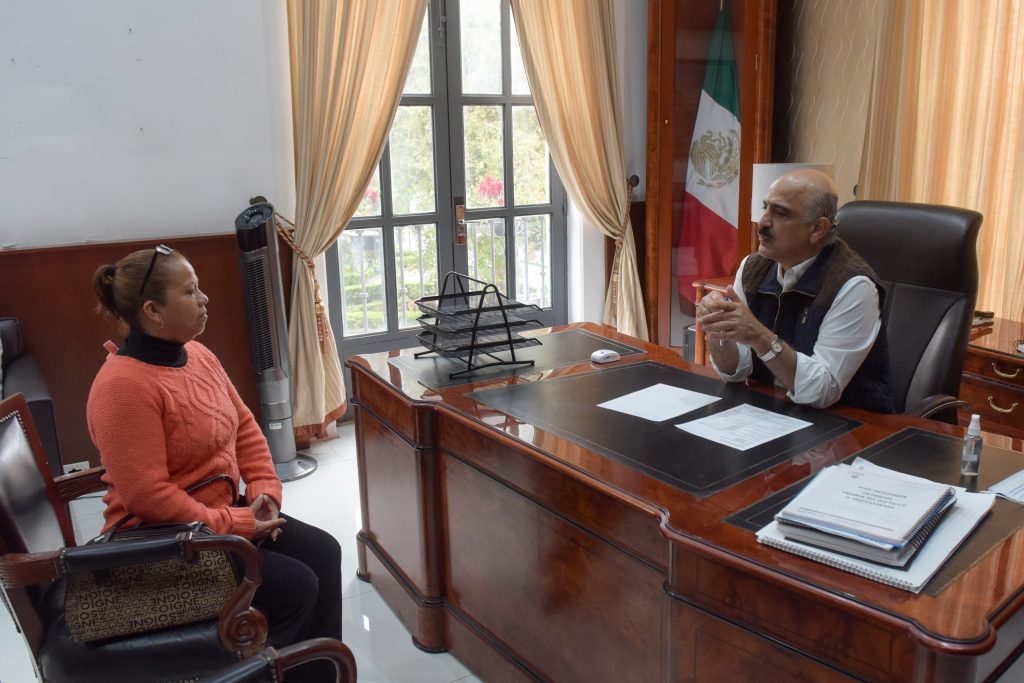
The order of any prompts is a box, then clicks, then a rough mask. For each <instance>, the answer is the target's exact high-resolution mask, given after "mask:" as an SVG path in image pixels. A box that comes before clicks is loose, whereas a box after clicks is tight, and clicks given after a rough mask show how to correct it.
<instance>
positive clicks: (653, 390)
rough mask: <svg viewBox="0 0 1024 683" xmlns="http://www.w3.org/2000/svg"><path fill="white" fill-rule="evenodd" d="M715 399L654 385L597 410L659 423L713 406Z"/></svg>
mask: <svg viewBox="0 0 1024 683" xmlns="http://www.w3.org/2000/svg"><path fill="white" fill-rule="evenodd" d="M718 400H720V399H719V397H718V396H709V395H708V394H701V393H698V392H696V391H690V390H689V389H680V388H679V387H673V386H670V385H668V384H655V385H653V386H649V387H647V388H646V389H640V390H639V391H634V392H631V393H628V394H626V395H625V396H619V397H618V398H613V399H612V400H610V401H605V402H604V403H599V404H597V407H598V408H607V409H608V410H615V411H618V412H620V413H626V414H627V415H633V416H634V417H642V418H643V419H645V420H651V421H652V422H661V421H663V420H667V419H669V418H672V417H679V416H680V415H683V414H684V413H688V412H690V411H691V410H697V408H703V407H704V406H706V405H708V404H710V403H714V402H715V401H718Z"/></svg>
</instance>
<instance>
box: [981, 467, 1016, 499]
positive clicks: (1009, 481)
mask: <svg viewBox="0 0 1024 683" xmlns="http://www.w3.org/2000/svg"><path fill="white" fill-rule="evenodd" d="M988 490H989V493H994V494H996V495H998V496H1001V497H1002V498H1005V499H1007V500H1012V501H1013V502H1015V503H1024V470H1021V471H1020V472H1017V473H1016V474H1011V475H1010V476H1008V477H1007V478H1006V479H1003V480H1002V481H1001V482H999V483H998V484H994V485H992V486H990V487H989V489H988Z"/></svg>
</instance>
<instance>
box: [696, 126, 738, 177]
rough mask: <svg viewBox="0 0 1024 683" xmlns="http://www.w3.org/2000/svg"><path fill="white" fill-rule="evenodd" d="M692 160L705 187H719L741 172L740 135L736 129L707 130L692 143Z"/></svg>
mask: <svg viewBox="0 0 1024 683" xmlns="http://www.w3.org/2000/svg"><path fill="white" fill-rule="evenodd" d="M690 162H691V163H692V164H693V169H694V170H695V171H696V172H697V175H699V176H700V177H699V178H698V179H697V182H698V183H699V184H701V185H703V186H704V187H709V188H711V189H718V188H719V187H724V186H726V185H728V184H729V183H731V182H732V181H733V180H734V179H735V178H736V177H737V176H738V175H739V174H740V136H739V133H738V132H736V131H735V130H728V131H725V132H721V131H713V130H709V131H706V132H705V133H704V134H703V135H701V136H700V137H699V138H697V139H696V140H694V141H693V144H691V145H690Z"/></svg>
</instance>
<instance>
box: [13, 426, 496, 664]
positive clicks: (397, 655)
mask: <svg viewBox="0 0 1024 683" xmlns="http://www.w3.org/2000/svg"><path fill="white" fill-rule="evenodd" d="M338 434H339V438H338V439H333V440H331V441H326V442H320V443H317V444H315V445H314V446H313V447H312V448H311V449H310V450H309V451H308V453H309V454H310V455H312V456H314V457H315V458H316V459H317V463H318V467H317V469H316V471H315V472H314V473H313V474H311V475H309V476H308V477H305V478H303V479H299V480H298V481H292V482H286V483H285V485H284V510H285V512H287V513H288V514H290V515H293V516H295V517H297V518H299V519H301V520H303V521H305V522H310V523H312V524H316V525H317V526H319V527H321V528H323V529H325V530H327V531H329V532H330V533H331V534H333V535H334V536H335V537H336V538H337V539H338V541H339V542H340V543H341V550H342V558H343V559H342V584H343V586H344V600H343V602H342V612H343V617H344V626H343V629H344V639H345V644H346V645H348V646H349V647H350V648H351V649H352V652H353V654H354V655H355V658H356V665H357V667H358V670H359V680H360V681H361V682H365V683H453V682H454V681H459V682H460V683H481V682H480V679H479V678H477V677H476V676H474V675H472V674H471V673H470V672H469V670H468V669H467V668H466V667H465V666H463V665H462V664H461V663H460V662H459V661H458V660H457V659H455V658H454V657H452V656H451V655H449V654H427V653H425V652H422V651H421V650H418V649H417V648H416V647H415V646H414V645H413V644H412V638H411V637H410V636H409V633H408V632H407V631H406V630H405V627H403V626H402V624H401V623H400V622H399V621H398V619H397V618H396V617H395V616H394V614H392V613H391V610H390V609H388V607H387V605H385V604H384V602H383V601H382V600H381V599H380V596H379V595H378V594H377V591H376V590H374V588H373V586H371V585H370V584H368V583H363V582H362V581H360V580H359V579H357V578H356V533H357V532H358V531H359V528H360V526H361V521H360V512H359V482H358V474H357V471H356V443H355V434H354V429H353V424H352V423H351V422H347V423H344V424H342V425H341V426H340V427H339V429H338ZM101 510H102V503H101V502H100V501H99V499H98V498H92V499H86V500H79V501H76V502H75V503H73V504H72V508H71V513H72V517H73V519H74V523H75V533H76V535H77V536H78V538H79V539H80V540H81V539H84V538H91V537H92V536H94V535H95V534H96V532H97V531H98V530H99V528H100V526H101V524H102V517H101ZM33 680H34V674H33V672H32V665H31V663H30V659H29V655H28V649H27V647H26V646H25V643H24V641H23V640H22V638H21V635H20V634H19V633H17V632H16V631H15V629H14V625H13V623H12V622H11V618H10V615H9V614H8V613H7V610H6V609H0V683H30V682H31V681H33Z"/></svg>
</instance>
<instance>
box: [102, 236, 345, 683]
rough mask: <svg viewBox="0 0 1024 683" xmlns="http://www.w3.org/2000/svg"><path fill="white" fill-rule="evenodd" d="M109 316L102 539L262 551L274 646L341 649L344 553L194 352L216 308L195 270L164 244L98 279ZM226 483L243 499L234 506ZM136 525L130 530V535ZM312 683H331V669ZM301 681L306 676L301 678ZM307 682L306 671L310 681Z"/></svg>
mask: <svg viewBox="0 0 1024 683" xmlns="http://www.w3.org/2000/svg"><path fill="white" fill-rule="evenodd" d="M94 285H95V289H96V295H97V297H98V298H99V301H100V308H101V309H103V310H106V311H107V312H109V313H110V314H111V315H113V316H114V318H116V319H117V320H119V321H121V322H122V323H124V324H125V325H127V327H128V336H127V338H126V339H125V341H124V343H123V344H122V345H121V347H120V349H118V351H117V353H116V354H112V355H110V356H109V357H108V358H107V361H106V362H105V363H104V364H103V367H102V368H101V369H100V371H99V373H98V374H97V376H96V379H95V380H94V381H93V385H92V390H91V391H90V393H89V403H88V409H87V415H88V422H89V432H90V434H91V436H92V440H93V442H94V443H95V444H96V447H97V448H98V449H99V452H100V460H101V462H102V464H103V466H104V467H106V470H107V471H106V474H104V476H103V479H104V481H106V483H107V484H108V485H109V489H108V492H107V494H106V496H104V498H103V501H104V503H105V504H106V509H105V510H104V513H103V514H104V518H105V524H104V530H106V529H108V528H110V527H111V526H112V525H113V524H114V523H115V522H116V521H117V520H119V519H121V518H122V517H124V516H125V515H129V514H130V515H134V516H135V519H133V520H132V522H131V523H138V522H137V520H142V521H143V522H145V523H148V524H155V523H161V522H191V521H196V520H198V521H201V522H203V523H204V524H206V525H207V526H209V527H210V528H211V529H213V530H214V531H215V532H217V533H222V534H237V535H239V536H242V537H244V538H247V539H250V540H251V541H252V542H253V543H254V544H257V545H259V552H260V556H261V559H262V562H263V584H262V585H261V586H260V588H259V589H258V590H257V592H256V595H255V597H254V599H253V606H255V607H256V608H258V609H259V610H260V611H261V612H263V614H264V615H266V617H267V621H268V624H269V627H270V635H269V644H270V645H272V646H275V647H281V646H285V645H289V644H292V643H296V642H299V641H302V640H305V639H308V638H317V637H328V638H337V639H339V640H340V639H341V548H340V546H339V545H338V542H337V541H336V540H335V539H334V538H333V537H332V536H330V535H329V534H327V533H326V532H324V531H322V530H320V529H318V528H316V527H313V526H310V525H308V524H304V523H302V522H301V521H299V520H297V519H295V518H293V517H288V516H286V515H284V514H282V513H281V512H280V510H281V481H280V479H278V477H277V474H276V473H275V471H274V464H273V461H272V459H271V455H270V450H269V448H268V447H267V441H266V439H265V438H264V437H263V434H262V432H261V431H260V428H259V425H258V424H257V423H256V420H255V419H254V418H253V415H252V413H251V412H250V411H249V409H248V408H247V407H246V406H245V404H244V403H242V400H241V398H239V395H238V392H237V391H236V390H235V387H234V386H233V385H232V384H231V380H230V379H228V376H227V374H226V373H225V372H224V368H223V367H222V366H221V364H220V361H218V360H217V357H216V356H214V354H213V353H212V352H211V351H210V350H209V349H207V348H206V347H205V346H203V345H202V344H200V343H199V342H197V341H195V338H196V337H198V336H199V335H200V334H202V333H203V330H204V329H205V327H206V319H207V309H206V305H207V303H208V302H209V298H208V297H207V296H206V295H205V294H203V292H202V291H201V290H200V289H199V281H198V279H197V277H196V274H195V271H194V270H193V269H192V265H191V264H190V263H189V262H188V260H187V259H186V258H185V257H184V256H183V255H182V254H180V253H179V252H177V251H174V250H172V249H170V248H168V247H165V246H163V245H160V246H159V247H157V248H156V249H153V250H149V249H145V250H141V251H136V252H134V253H132V254H129V255H128V256H126V257H124V258H123V259H121V260H120V261H118V262H117V263H116V264H114V265H105V266H101V267H100V268H99V269H98V270H97V271H96V274H95V276H94ZM217 475H227V476H228V477H230V479H231V480H232V481H233V482H234V483H235V486H236V487H237V485H238V483H239V480H240V479H241V480H242V481H244V482H245V487H246V488H245V495H244V498H242V499H241V500H233V492H232V490H231V489H232V487H231V486H230V484H229V483H228V482H227V481H224V480H220V481H216V482H214V483H212V484H211V485H209V486H204V487H202V488H201V489H199V490H196V491H194V492H193V493H192V494H191V495H190V494H189V493H186V491H185V489H187V488H189V487H190V486H192V485H193V484H196V483H197V482H203V481H205V480H207V479H209V478H210V477H215V476H217ZM131 523H129V525H130V524H131ZM318 665H321V667H322V668H321V669H320V670H319V671H317V672H313V671H310V672H309V673H311V674H316V675H315V676H314V677H313V678H311V679H310V680H320V676H321V675H322V676H323V679H324V680H334V677H333V667H332V666H331V665H330V664H329V663H325V662H314V663H313V664H310V665H307V667H304V668H310V667H316V666H318ZM297 673H298V672H297ZM302 673H306V672H302Z"/></svg>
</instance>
